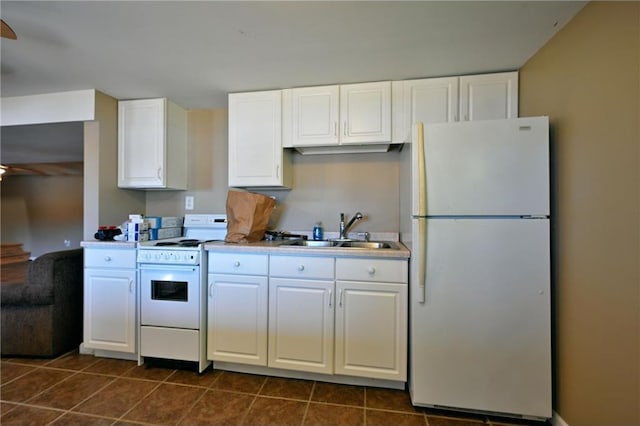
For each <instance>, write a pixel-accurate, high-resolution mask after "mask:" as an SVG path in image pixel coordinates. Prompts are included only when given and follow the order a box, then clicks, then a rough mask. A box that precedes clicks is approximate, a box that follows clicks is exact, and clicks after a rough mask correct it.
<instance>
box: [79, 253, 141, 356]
mask: <svg viewBox="0 0 640 426" xmlns="http://www.w3.org/2000/svg"><path fill="white" fill-rule="evenodd" d="M84 256H85V258H84V259H85V260H84V263H85V269H84V342H83V344H84V347H85V348H88V349H100V350H106V351H112V352H114V353H115V352H120V353H128V354H134V353H136V292H137V290H136V287H137V283H136V281H137V280H136V250H135V249H134V248H131V249H128V248H127V249H102V248H85V249H84Z"/></svg>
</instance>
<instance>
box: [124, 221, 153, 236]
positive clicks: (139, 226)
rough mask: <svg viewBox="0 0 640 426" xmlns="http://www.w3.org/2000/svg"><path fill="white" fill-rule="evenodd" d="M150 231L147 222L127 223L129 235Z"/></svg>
mask: <svg viewBox="0 0 640 426" xmlns="http://www.w3.org/2000/svg"><path fill="white" fill-rule="evenodd" d="M148 230H149V224H148V223H146V222H139V223H131V222H128V223H127V234H135V233H136V232H147V231H148Z"/></svg>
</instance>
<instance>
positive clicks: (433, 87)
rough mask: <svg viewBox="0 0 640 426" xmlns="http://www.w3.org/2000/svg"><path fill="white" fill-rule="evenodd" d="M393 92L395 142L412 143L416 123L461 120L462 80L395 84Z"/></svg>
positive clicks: (432, 80)
mask: <svg viewBox="0 0 640 426" xmlns="http://www.w3.org/2000/svg"><path fill="white" fill-rule="evenodd" d="M393 91H394V103H393V138H392V139H393V142H396V143H398V142H399V143H402V142H410V141H411V126H412V125H413V124H414V123H417V122H420V121H421V122H423V123H424V124H429V123H445V122H453V121H457V120H458V77H442V78H426V79H420V80H405V81H399V82H394V84H393Z"/></svg>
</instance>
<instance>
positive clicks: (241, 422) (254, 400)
mask: <svg viewBox="0 0 640 426" xmlns="http://www.w3.org/2000/svg"><path fill="white" fill-rule="evenodd" d="M224 373H225V372H224V371H223V372H222V374H224ZM263 377H264V380H263V382H262V385H260V389H258V391H257V392H256V394H255V395H254V396H253V400H252V401H251V404H249V407H247V411H245V413H244V415H243V416H242V418H241V419H240V423H239V425H241V426H242V425H244V421H245V420H246V419H247V416H248V415H249V412H250V411H251V409H252V408H253V404H255V402H256V399H258V395H259V394H260V392H261V391H262V389H263V388H264V386H265V385H266V384H267V377H266V376H263Z"/></svg>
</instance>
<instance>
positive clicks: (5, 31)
mask: <svg viewBox="0 0 640 426" xmlns="http://www.w3.org/2000/svg"><path fill="white" fill-rule="evenodd" d="M0 24H1V27H0V37H4V38H10V39H11V40H17V39H18V36H16V33H15V31H13V30H12V29H11V27H10V26H9V25H7V23H6V22H4V21H3V20H2V19H0Z"/></svg>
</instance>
